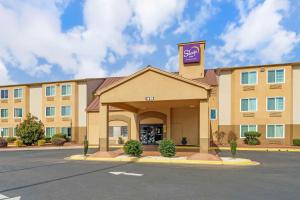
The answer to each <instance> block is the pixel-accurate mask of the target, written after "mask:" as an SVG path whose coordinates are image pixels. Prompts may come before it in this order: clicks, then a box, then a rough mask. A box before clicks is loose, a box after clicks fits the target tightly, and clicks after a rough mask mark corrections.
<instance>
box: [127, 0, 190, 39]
mask: <svg viewBox="0 0 300 200" xmlns="http://www.w3.org/2000/svg"><path fill="white" fill-rule="evenodd" d="M132 4H133V7H134V11H135V16H134V18H133V22H134V23H135V24H137V26H138V28H139V30H140V31H141V36H142V37H147V36H149V35H157V34H159V33H162V32H164V31H165V30H166V29H167V28H169V27H170V26H171V24H172V23H173V22H174V21H175V20H176V19H177V18H179V17H180V16H181V15H182V12H183V10H184V7H185V5H186V0H159V1H153V0H132Z"/></svg>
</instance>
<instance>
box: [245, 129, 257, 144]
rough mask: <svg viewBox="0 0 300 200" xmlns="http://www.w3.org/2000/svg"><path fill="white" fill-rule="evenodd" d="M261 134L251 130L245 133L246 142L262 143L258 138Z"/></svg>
mask: <svg viewBox="0 0 300 200" xmlns="http://www.w3.org/2000/svg"><path fill="white" fill-rule="evenodd" d="M260 136H261V134H260V133H259V132H256V131H250V132H247V133H245V137H246V138H245V140H244V142H245V144H249V145H258V144H260V141H259V140H258V138H259V137H260Z"/></svg>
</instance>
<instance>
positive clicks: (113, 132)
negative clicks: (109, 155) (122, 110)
mask: <svg viewBox="0 0 300 200" xmlns="http://www.w3.org/2000/svg"><path fill="white" fill-rule="evenodd" d="M130 125H131V119H130V117H127V116H124V115H111V116H110V117H109V140H110V143H114V144H115V143H119V142H122V143H124V142H125V141H126V140H127V139H128V138H130V136H131V126H130ZM119 138H121V140H120V139H119Z"/></svg>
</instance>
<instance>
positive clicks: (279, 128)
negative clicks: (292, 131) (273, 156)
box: [267, 124, 285, 139]
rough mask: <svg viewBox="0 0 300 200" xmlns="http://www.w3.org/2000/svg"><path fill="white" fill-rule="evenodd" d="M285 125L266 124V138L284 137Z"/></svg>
mask: <svg viewBox="0 0 300 200" xmlns="http://www.w3.org/2000/svg"><path fill="white" fill-rule="evenodd" d="M284 134H285V125H282V124H269V125H267V138H270V139H272V138H284Z"/></svg>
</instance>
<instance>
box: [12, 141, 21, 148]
mask: <svg viewBox="0 0 300 200" xmlns="http://www.w3.org/2000/svg"><path fill="white" fill-rule="evenodd" d="M14 144H15V146H16V147H22V146H23V141H22V140H16V141H14Z"/></svg>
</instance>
